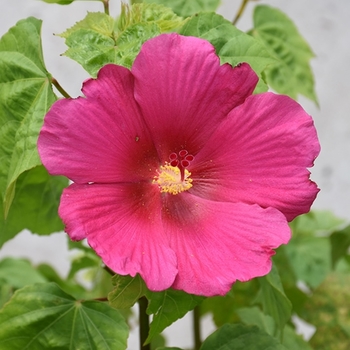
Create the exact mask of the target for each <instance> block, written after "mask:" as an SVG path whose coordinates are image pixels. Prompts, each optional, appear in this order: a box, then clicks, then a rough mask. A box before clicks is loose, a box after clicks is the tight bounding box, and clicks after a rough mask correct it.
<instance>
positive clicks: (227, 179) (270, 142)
mask: <svg viewBox="0 0 350 350" xmlns="http://www.w3.org/2000/svg"><path fill="white" fill-rule="evenodd" d="M319 151H320V145H319V142H318V138H317V134H316V129H315V127H314V124H313V121H312V119H311V117H310V116H309V115H308V114H307V113H306V112H305V111H304V110H303V109H302V108H301V106H300V105H299V104H298V103H296V102H295V101H293V100H292V99H290V98H289V97H287V96H280V95H275V94H272V93H265V94H261V95H255V96H251V97H249V98H248V99H247V100H246V101H245V103H244V104H243V105H242V106H240V107H238V108H236V109H234V110H233V111H232V112H231V113H230V114H229V117H228V118H227V119H226V120H225V121H224V122H223V123H222V124H221V125H220V127H219V128H218V129H217V130H216V131H215V133H214V134H213V135H212V137H211V138H210V139H209V140H208V142H207V144H206V145H205V146H204V147H203V149H202V150H201V152H200V153H199V154H198V155H197V156H196V158H195V160H194V161H193V162H192V163H191V168H189V170H190V171H191V172H192V178H193V187H192V188H191V192H192V193H193V194H196V195H198V196H202V197H205V198H208V199H212V200H218V201H231V202H245V203H248V204H253V203H257V204H258V205H260V206H261V207H273V208H277V209H278V210H280V211H282V212H283V213H284V214H285V216H286V217H287V219H288V220H292V219H293V218H294V217H295V216H297V215H300V214H303V213H306V212H308V211H309V210H310V206H311V204H312V202H313V201H314V199H315V198H316V195H317V193H318V191H319V190H318V188H317V186H316V184H315V183H313V182H312V181H310V179H309V175H310V172H309V171H308V170H307V168H308V167H311V166H312V165H313V162H314V160H315V158H316V157H317V155H318V154H319ZM192 168H193V169H192Z"/></svg>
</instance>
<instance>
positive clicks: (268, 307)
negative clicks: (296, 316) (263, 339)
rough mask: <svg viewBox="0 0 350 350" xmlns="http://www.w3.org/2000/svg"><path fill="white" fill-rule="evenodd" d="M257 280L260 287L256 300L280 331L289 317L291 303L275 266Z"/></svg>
mask: <svg viewBox="0 0 350 350" xmlns="http://www.w3.org/2000/svg"><path fill="white" fill-rule="evenodd" d="M259 282H260V285H261V289H260V291H259V293H258V296H257V298H256V302H258V303H260V304H261V305H262V307H263V310H264V313H265V314H267V315H270V316H272V318H273V319H274V320H275V324H276V325H277V326H278V328H279V330H280V331H282V330H283V327H284V325H285V324H286V323H287V321H288V320H289V319H290V316H291V313H292V304H291V302H290V301H289V299H288V298H287V296H286V295H285V293H284V290H283V286H282V284H281V280H280V277H279V274H278V271H277V268H276V266H275V265H274V266H273V267H272V270H271V272H270V273H269V274H268V275H266V276H264V277H261V278H259Z"/></svg>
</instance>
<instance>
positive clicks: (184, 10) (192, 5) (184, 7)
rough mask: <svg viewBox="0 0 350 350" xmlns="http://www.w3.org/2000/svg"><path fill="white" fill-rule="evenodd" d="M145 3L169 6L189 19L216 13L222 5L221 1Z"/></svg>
mask: <svg viewBox="0 0 350 350" xmlns="http://www.w3.org/2000/svg"><path fill="white" fill-rule="evenodd" d="M145 2H148V3H153V4H162V5H165V6H168V7H170V8H171V9H172V10H173V11H174V12H175V13H176V14H177V15H179V16H182V17H189V16H192V15H194V14H196V13H198V12H205V11H215V10H216V9H217V8H218V6H219V5H220V0H145Z"/></svg>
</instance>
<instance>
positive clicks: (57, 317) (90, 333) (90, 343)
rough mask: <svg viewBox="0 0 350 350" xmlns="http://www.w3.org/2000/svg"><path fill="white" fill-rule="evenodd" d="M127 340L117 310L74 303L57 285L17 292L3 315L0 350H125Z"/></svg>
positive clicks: (126, 329)
mask: <svg viewBox="0 0 350 350" xmlns="http://www.w3.org/2000/svg"><path fill="white" fill-rule="evenodd" d="M127 337H128V327H127V325H126V323H125V321H124V319H123V317H122V316H121V315H120V313H119V312H118V311H117V310H115V309H113V308H111V307H110V306H109V305H107V304H105V303H101V302H97V301H79V300H75V299H74V298H73V297H71V296H70V295H68V294H66V293H65V292H63V291H62V290H61V289H60V288H59V287H58V286H57V285H56V284H54V283H46V284H35V285H31V286H28V287H24V288H22V289H20V290H18V291H17V292H16V293H15V294H14V296H13V297H12V298H11V300H10V301H9V302H8V303H7V304H6V305H5V306H4V308H3V309H2V311H1V312H0V347H1V348H2V349H7V350H18V349H21V350H22V349H23V350H25V349H38V350H39V349H62V350H63V349H65V350H76V349H98V350H104V349H105V350H110V349H113V350H114V349H115V350H119V349H120V350H124V349H126V341H127Z"/></svg>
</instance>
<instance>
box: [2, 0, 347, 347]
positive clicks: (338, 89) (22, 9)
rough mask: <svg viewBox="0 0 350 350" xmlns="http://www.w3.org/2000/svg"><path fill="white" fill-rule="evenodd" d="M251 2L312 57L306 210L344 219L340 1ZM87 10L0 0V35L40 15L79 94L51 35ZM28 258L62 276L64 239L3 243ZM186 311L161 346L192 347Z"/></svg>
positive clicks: (231, 3)
mask: <svg viewBox="0 0 350 350" xmlns="http://www.w3.org/2000/svg"><path fill="white" fill-rule="evenodd" d="M259 3H262V4H268V5H271V6H275V7H278V8H280V9H281V10H282V11H284V12H285V13H287V14H288V16H289V17H291V18H292V19H293V21H294V22H295V24H296V25H297V27H298V28H299V31H300V32H301V33H302V35H303V36H304V37H305V38H306V40H307V41H308V42H309V44H310V45H311V47H312V49H313V50H314V52H315V54H316V58H315V59H313V60H312V63H311V65H312V67H313V70H314V73H315V77H316V91H317V95H318V97H319V101H320V108H317V107H316V106H315V105H314V104H313V103H312V102H310V101H308V100H306V99H304V98H300V100H299V102H300V103H301V104H302V105H303V107H304V108H305V109H306V110H307V112H308V113H309V114H311V115H312V116H313V117H314V120H315V123H316V127H317V129H318V134H319V139H320V142H321V146H322V152H321V155H320V156H319V158H318V159H317V161H316V163H315V167H314V168H313V169H312V179H313V180H315V181H316V182H317V183H318V185H319V187H320V188H321V192H320V193H319V196H318V198H317V199H316V201H315V203H314V207H313V208H314V209H328V210H332V211H333V212H334V213H336V214H337V215H339V216H341V217H344V218H346V219H348V220H350V162H349V155H350V120H349V118H350V114H349V113H350V112H349V111H350V69H349V63H350V45H349V44H350V42H349V41H350V39H349V29H350V25H349V19H350V1H348V0H293V1H287V0H284V1H283V0H261V1H259ZM239 4H240V1H238V0H222V5H221V6H220V9H219V13H221V14H222V15H223V16H224V17H226V18H227V19H233V17H234V15H235V13H236V11H237V9H238V7H239ZM256 4H258V2H256V1H252V2H250V3H249V5H248V6H247V9H246V11H245V13H244V15H243V17H242V18H241V20H240V21H239V22H238V24H237V26H238V28H240V29H242V30H248V29H250V28H251V26H252V9H253V7H254V6H255V5H256ZM110 5H111V6H110V9H111V14H112V15H113V16H114V15H117V13H118V12H119V8H120V0H111V1H110ZM87 11H91V12H92V11H103V8H102V4H101V3H100V2H93V1H86V2H84V1H76V2H75V3H73V4H71V5H69V6H59V5H50V4H46V3H43V2H41V1H37V0H11V1H5V0H1V4H0V35H3V34H4V33H5V32H6V31H7V30H8V29H9V28H10V27H11V26H13V25H14V24H15V23H16V22H17V21H18V20H20V19H22V18H26V17H28V16H35V17H37V18H40V19H42V20H43V49H44V56H45V60H46V65H47V68H48V71H49V72H50V73H51V74H52V75H53V76H54V77H55V78H56V79H57V80H58V81H59V82H60V83H61V85H62V86H64V87H65V88H66V90H67V91H68V92H69V94H70V95H71V96H78V95H79V94H80V87H81V83H82V81H83V80H84V79H86V78H87V77H88V75H87V73H86V72H85V71H84V70H83V69H82V68H81V67H80V66H79V65H78V64H76V63H75V62H73V61H71V60H70V59H68V58H66V57H64V56H60V54H61V53H63V52H64V51H65V49H66V48H65V45H64V41H63V39H61V38H59V37H57V36H53V35H52V34H53V33H61V32H63V31H64V30H65V29H66V28H68V27H70V26H72V25H73V24H74V23H75V22H76V21H79V20H81V19H82V18H83V17H84V16H85V14H86V12H87ZM8 255H11V256H20V257H28V258H30V259H31V260H32V261H33V262H34V263H39V262H43V261H49V262H50V263H52V264H54V265H55V266H56V267H57V269H58V270H59V271H60V273H61V274H62V275H65V274H66V273H67V270H68V267H69V259H70V253H69V252H68V251H67V249H66V236H65V234H64V233H57V234H54V235H52V236H50V237H38V236H36V235H31V234H29V233H28V232H23V233H21V234H20V235H18V236H17V237H16V238H15V239H14V240H12V241H10V242H8V243H7V244H5V245H4V247H3V248H2V250H1V251H0V258H2V257H4V256H8ZM204 323H205V325H204V328H205V333H208V332H210V331H211V329H212V325H211V323H210V319H209V318H206V319H205V321H204ZM189 328H190V315H188V316H186V317H185V318H184V319H183V320H181V321H179V322H177V323H175V324H174V326H172V327H171V328H170V329H169V330H168V331H167V332H166V334H167V337H168V339H169V343H168V345H169V346H180V347H186V346H187V347H190V346H191V344H192V339H191V335H190V333H189ZM136 331H137V329H135V330H134V332H133V333H132V335H131V336H130V342H129V349H130V350H133V349H137V348H138V345H137V344H138V341H137V332H136Z"/></svg>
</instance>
